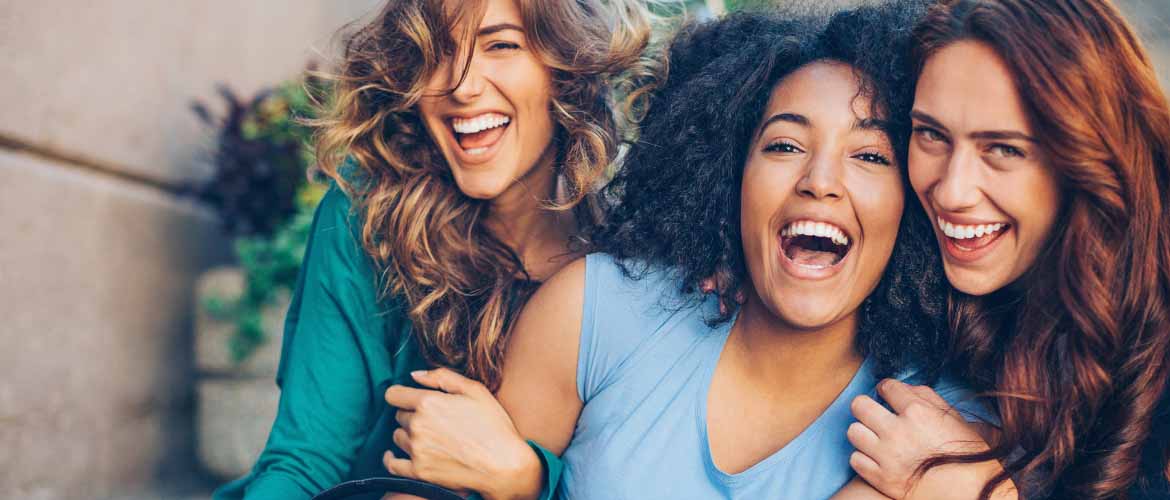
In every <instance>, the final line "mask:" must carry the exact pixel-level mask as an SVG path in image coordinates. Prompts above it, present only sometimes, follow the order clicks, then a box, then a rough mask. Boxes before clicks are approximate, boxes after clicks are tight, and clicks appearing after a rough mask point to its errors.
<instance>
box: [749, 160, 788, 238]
mask: <svg viewBox="0 0 1170 500" xmlns="http://www.w3.org/2000/svg"><path fill="white" fill-rule="evenodd" d="M782 173H783V172H782V167H781V166H778V165H768V164H767V163H764V162H760V161H758V160H756V159H754V158H749V159H748V164H747V166H746V167H744V172H743V183H742V184H741V186H740V227H741V231H742V234H743V237H744V238H745V243H747V241H746V239H747V238H751V239H755V238H757V237H760V236H759V235H763V234H766V233H769V232H770V231H771V228H770V225H771V220H772V215H773V214H775V213H776V212H777V211H778V210H779V209H780V205H781V204H783V203H784V199H785V198H786V195H787V193H789V192H791V188H790V184H789V182H788V180H787V179H785V178H784V176H783V175H781V174H782ZM744 246H745V247H747V246H748V245H746V244H745V245H744Z"/></svg>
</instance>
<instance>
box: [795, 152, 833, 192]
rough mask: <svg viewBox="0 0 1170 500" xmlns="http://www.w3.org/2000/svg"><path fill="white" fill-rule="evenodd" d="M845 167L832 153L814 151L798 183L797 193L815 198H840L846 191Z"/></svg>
mask: <svg viewBox="0 0 1170 500" xmlns="http://www.w3.org/2000/svg"><path fill="white" fill-rule="evenodd" d="M843 167H844V165H843V164H842V163H841V161H840V160H839V159H837V158H834V157H833V156H832V155H828V154H818V153H814V154H813V156H812V158H811V159H810V160H809V163H808V165H807V167H806V169H805V172H804V176H802V177H801V178H800V180H799V181H797V183H796V191H797V193H799V194H800V195H801V196H807V197H810V198H814V199H840V198H841V196H842V194H843V193H844V192H845V187H844V185H843V184H842V183H841V175H842V173H843V172H842V170H841V169H842V168H843Z"/></svg>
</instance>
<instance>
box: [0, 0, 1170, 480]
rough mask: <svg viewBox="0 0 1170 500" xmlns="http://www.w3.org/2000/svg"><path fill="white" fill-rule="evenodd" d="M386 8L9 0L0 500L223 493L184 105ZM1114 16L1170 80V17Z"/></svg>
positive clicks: (717, 5) (355, 1)
mask: <svg viewBox="0 0 1170 500" xmlns="http://www.w3.org/2000/svg"><path fill="white" fill-rule="evenodd" d="M380 3H381V1H380V0H329V1H325V0H281V1H277V0H245V1H227V0H198V1H196V0H169V1H165V2H160V1H146V0H110V1H106V2H81V1H67V0H50V1H44V2H31V1H17V0H0V68H2V71H0V75H2V77H3V79H2V80H0V498H20V499H74V498H86V499H90V498H99V499H100V498H160V497H161V498H197V497H199V496H205V495H206V494H207V493H208V492H209V491H210V485H212V484H213V483H214V482H215V481H218V480H217V479H215V478H213V477H211V476H210V475H209V474H208V473H207V471H206V470H207V469H206V467H204V466H203V465H200V464H199V463H198V460H196V458H195V456H196V451H195V450H196V441H197V436H196V432H195V429H196V424H195V418H194V416H193V414H194V409H195V407H196V403H195V401H196V398H195V393H196V389H195V385H196V382H195V380H196V373H197V371H198V370H197V369H196V364H195V360H194V354H193V352H194V350H195V349H194V345H195V343H196V341H195V339H194V334H193V331H194V326H193V325H194V323H195V317H196V315H197V309H198V307H199V304H197V302H198V301H197V300H196V299H195V297H194V289H195V283H196V280H197V278H198V276H199V275H200V274H201V273H203V272H204V271H205V270H207V269H209V268H212V267H214V266H217V265H221V264H226V263H231V262H232V261H233V260H234V259H235V257H234V253H233V250H232V246H231V244H230V238H229V237H228V236H226V235H225V234H224V232H223V231H222V230H221V227H220V224H219V221H218V220H217V214H216V212H215V211H214V210H213V209H212V208H211V207H209V205H208V204H207V203H205V202H202V201H199V200H197V199H196V198H195V197H194V196H193V195H191V186H192V185H193V183H194V182H196V181H198V180H201V179H206V178H207V177H208V176H209V175H211V174H210V172H211V171H212V170H213V169H214V167H211V166H209V163H211V156H212V154H213V151H214V149H215V143H216V141H215V139H216V134H217V133H220V132H217V131H216V130H214V129H213V128H211V127H208V126H207V125H206V124H204V123H203V122H201V120H200V118H199V117H198V115H197V114H196V113H193V112H192V109H191V102H192V100H193V99H201V100H203V101H205V102H207V103H211V104H209V110H210V111H211V112H212V113H213V114H215V115H216V116H219V115H220V114H222V113H224V110H223V108H222V106H219V105H217V104H215V103H221V102H222V101H221V100H220V99H219V98H218V97H217V96H216V95H215V92H216V85H217V84H218V83H225V84H227V85H229V86H230V87H231V88H233V89H235V90H236V91H237V92H238V93H239V94H240V95H244V96H250V95H252V94H253V93H255V92H257V91H258V90H260V89H262V88H267V87H272V86H275V85H277V84H279V83H280V82H283V81H286V80H288V79H290V78H295V77H296V76H297V75H298V74H299V72H300V71H301V70H302V69H303V68H304V67H305V65H306V63H308V62H309V61H312V60H318V61H325V60H326V59H327V58H326V57H323V54H324V55H328V54H329V53H330V52H329V51H330V50H331V48H334V49H335V47H336V45H335V44H334V43H332V41H333V35H334V34H335V33H336V31H337V30H338V28H340V27H341V26H342V25H343V24H345V23H347V22H349V21H352V20H354V19H357V18H359V17H361V16H363V15H366V14H369V13H371V12H372V11H374V10H376V8H377V6H378V5H379V4H380ZM691 3H692V4H694V5H693V6H692V8H693V9H696V11H697V12H718V11H722V10H725V9H729V8H736V7H737V6H738V5H739V4H741V3H743V2H727V3H726V4H725V3H724V2H722V1H719V0H704V1H695V2H691ZM1121 4H1122V6H1123V8H1124V9H1125V10H1126V12H1127V13H1128V14H1129V15H1130V18H1131V20H1132V21H1133V22H1134V24H1135V25H1136V26H1137V27H1138V28H1139V30H1140V31H1141V33H1142V35H1143V37H1144V39H1145V41H1146V43H1147V46H1148V47H1149V48H1150V50H1151V52H1152V53H1153V54H1154V56H1155V58H1156V60H1157V65H1158V67H1159V70H1160V71H1161V72H1162V81H1163V83H1164V84H1166V83H1168V82H1170V23H1168V22H1167V20H1168V19H1170V0H1122V2H1121ZM1086 105H1091V103H1086ZM209 169H211V170H209ZM276 322H277V323H279V318H277V320H276ZM264 380H265V382H264V383H265V384H268V385H271V377H270V376H268V375H265V376H264ZM267 425H268V422H261V423H260V427H266V426H267Z"/></svg>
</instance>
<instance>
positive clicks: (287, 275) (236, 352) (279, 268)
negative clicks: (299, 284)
mask: <svg viewBox="0 0 1170 500" xmlns="http://www.w3.org/2000/svg"><path fill="white" fill-rule="evenodd" d="M324 194H325V188H324V186H323V185H322V184H316V183H315V184H305V185H304V186H303V187H302V190H301V195H300V196H298V197H297V206H298V209H297V213H296V214H295V215H294V216H293V217H292V218H291V219H289V220H288V221H287V222H286V223H285V224H283V225H281V226H280V227H278V228H277V229H276V231H275V232H273V233H272V234H271V235H269V236H249V237H240V238H237V239H236V241H235V250H236V256H237V258H238V260H239V264H240V267H241V268H242V269H243V272H244V290H243V293H242V294H241V296H240V297H239V298H237V299H235V300H231V299H225V298H223V297H211V298H210V299H209V300H207V302H206V303H205V304H204V307H205V308H206V309H207V311H208V312H209V313H210V314H212V315H213V316H215V317H217V318H220V319H223V320H231V321H234V322H235V324H236V333H235V335H233V336H232V338H231V340H230V343H231V344H230V346H229V347H230V349H231V353H232V359H233V361H235V362H237V363H239V362H242V361H244V360H245V359H247V358H248V356H249V355H251V354H252V353H253V352H255V350H256V349H257V348H258V347H260V346H261V345H263V344H264V342H265V341H266V340H267V338H266V336H265V332H264V329H263V325H262V321H261V318H262V311H263V310H264V308H265V307H266V306H268V305H270V304H272V303H273V301H274V299H275V298H276V296H277V295H278V293H280V292H282V291H283V292H286V293H291V292H292V290H293V287H294V286H295V285H296V280H297V273H299V272H300V268H301V260H302V259H303V258H304V255H305V245H306V244H307V243H308V240H309V229H310V226H311V225H312V222H313V210H314V208H315V207H316V206H317V203H318V202H319V201H320V200H321V197H322V196H323V195H324Z"/></svg>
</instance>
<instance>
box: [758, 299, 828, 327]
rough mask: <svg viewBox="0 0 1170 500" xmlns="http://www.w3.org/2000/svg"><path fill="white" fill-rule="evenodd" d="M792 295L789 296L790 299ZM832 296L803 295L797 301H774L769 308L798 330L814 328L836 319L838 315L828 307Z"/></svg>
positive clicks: (781, 319) (824, 325)
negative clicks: (802, 297)
mask: <svg viewBox="0 0 1170 500" xmlns="http://www.w3.org/2000/svg"><path fill="white" fill-rule="evenodd" d="M791 298H792V297H789V299H791ZM832 301H833V298H832V297H811V296H808V297H805V298H804V299H803V300H799V301H791V300H789V301H776V302H774V303H773V304H774V305H772V306H769V309H771V310H772V312H773V314H775V315H776V317H777V318H779V319H780V321H783V322H784V323H787V324H788V325H790V326H792V327H793V328H797V329H800V330H816V329H820V328H824V327H826V326H829V325H831V324H833V323H834V322H835V321H837V319H838V317H839V315H838V314H837V311H836V310H833V309H831V308H829V307H826V306H829V305H831V304H832Z"/></svg>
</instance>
